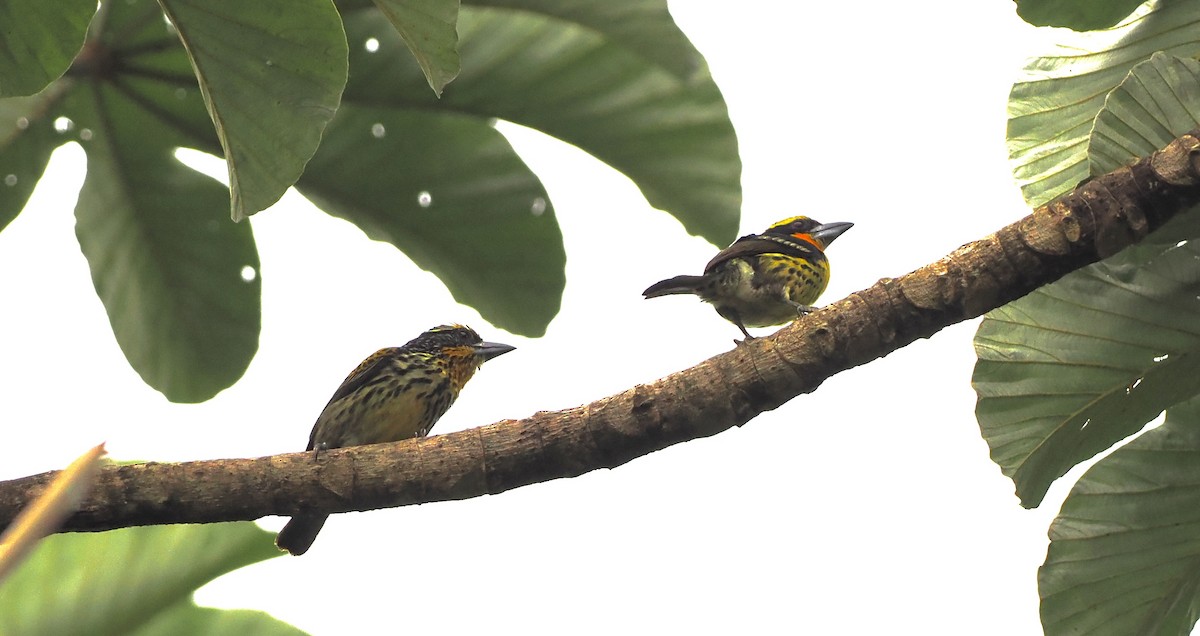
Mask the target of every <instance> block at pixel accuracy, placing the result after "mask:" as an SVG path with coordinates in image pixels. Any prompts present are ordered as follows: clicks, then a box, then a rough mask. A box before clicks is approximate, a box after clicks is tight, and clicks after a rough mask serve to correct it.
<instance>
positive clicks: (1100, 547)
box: [1038, 400, 1200, 635]
mask: <svg viewBox="0 0 1200 636" xmlns="http://www.w3.org/2000/svg"><path fill="white" fill-rule="evenodd" d="M1038 584H1039V587H1040V592H1041V597H1042V625H1043V627H1044V628H1045V630H1046V633H1047V634H1181V635H1182V634H1189V633H1191V629H1192V626H1194V625H1195V623H1196V618H1197V616H1198V615H1200V400H1191V401H1189V402H1186V403H1183V404H1179V405H1177V406H1174V407H1172V408H1171V409H1170V410H1168V411H1167V419H1166V423H1164V424H1163V425H1162V426H1161V427H1159V428H1157V429H1155V430H1153V431H1149V432H1147V433H1145V434H1143V435H1142V436H1140V437H1139V438H1138V439H1136V440H1133V441H1132V442H1130V443H1129V444H1127V445H1126V446H1124V447H1123V448H1119V449H1117V450H1116V451H1114V452H1113V453H1112V455H1109V456H1108V457H1106V458H1104V459H1103V460H1101V461H1099V462H1098V463H1097V464H1096V465H1095V466H1093V467H1092V468H1091V469H1090V470H1088V471H1087V473H1085V474H1084V476H1083V477H1082V478H1081V479H1080V480H1079V483H1078V484H1076V485H1075V487H1074V488H1073V489H1072V490H1071V494H1070V495H1068V496H1067V499H1066V501H1065V502H1064V503H1063V507H1062V511H1061V512H1060V513H1059V516H1058V518H1057V519H1055V521H1054V524H1053V525H1051V526H1050V550H1049V552H1048V554H1047V555H1046V563H1045V564H1044V565H1043V566H1042V568H1041V571H1040V572H1039V573H1038Z"/></svg>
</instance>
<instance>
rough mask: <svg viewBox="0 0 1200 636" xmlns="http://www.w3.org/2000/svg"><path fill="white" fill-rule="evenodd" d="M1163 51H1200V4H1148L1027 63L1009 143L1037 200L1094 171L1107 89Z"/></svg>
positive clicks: (1014, 98) (1014, 101)
mask: <svg viewBox="0 0 1200 636" xmlns="http://www.w3.org/2000/svg"><path fill="white" fill-rule="evenodd" d="M1155 51H1165V52H1167V53H1170V54H1173V55H1176V56H1179V57H1195V56H1197V54H1200V3H1195V2H1159V3H1152V4H1148V5H1143V6H1142V7H1141V8H1139V9H1138V10H1137V11H1136V12H1135V13H1134V14H1133V15H1132V16H1131V17H1130V18H1129V19H1127V20H1125V21H1124V22H1122V23H1121V24H1120V25H1119V26H1117V27H1115V28H1113V29H1111V30H1109V31H1104V32H1099V33H1089V34H1073V36H1070V37H1069V36H1064V39H1063V42H1062V45H1061V46H1060V48H1059V49H1058V50H1057V51H1056V52H1055V54H1053V55H1046V56H1043V57H1039V58H1035V59H1033V60H1031V61H1030V62H1029V63H1028V64H1027V65H1026V67H1025V70H1024V76H1023V78H1022V79H1021V80H1020V81H1018V82H1017V83H1016V84H1014V85H1013V88H1012V92H1011V93H1010V95H1009V103H1008V112H1009V122H1008V150H1009V157H1010V159H1011V160H1012V163H1013V173H1014V175H1015V176H1016V179H1017V182H1018V183H1019V184H1020V185H1021V190H1022V193H1023V194H1024V195H1025V200H1026V201H1027V202H1028V203H1029V204H1030V205H1031V206H1038V205H1041V204H1042V203H1045V202H1046V201H1049V200H1050V199H1052V198H1054V197H1055V196H1057V195H1059V194H1061V193H1062V192H1064V191H1066V190H1069V189H1071V188H1074V187H1075V186H1076V184H1078V183H1079V182H1080V181H1083V180H1084V179H1086V178H1087V177H1088V176H1089V173H1088V169H1089V164H1088V158H1087V144H1088V139H1089V136H1090V134H1091V131H1092V123H1093V121H1094V119H1095V117H1096V115H1097V113H1098V112H1099V111H1100V108H1101V107H1102V106H1103V104H1104V100H1105V97H1106V95H1107V94H1108V93H1109V91H1111V90H1112V89H1113V88H1114V87H1116V86H1117V84H1119V83H1120V82H1121V81H1122V80H1123V79H1124V78H1125V76H1126V74H1127V73H1128V72H1129V70H1130V69H1131V68H1132V67H1133V66H1134V65H1135V64H1137V63H1139V62H1142V61H1145V60H1148V59H1149V58H1150V56H1151V54H1153V53H1154V52H1155Z"/></svg>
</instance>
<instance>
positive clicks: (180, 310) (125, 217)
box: [68, 84, 261, 402]
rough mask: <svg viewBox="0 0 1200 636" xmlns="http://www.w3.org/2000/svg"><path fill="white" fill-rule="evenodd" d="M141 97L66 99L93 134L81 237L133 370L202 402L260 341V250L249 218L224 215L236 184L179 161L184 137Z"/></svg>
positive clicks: (101, 92) (166, 390)
mask: <svg viewBox="0 0 1200 636" xmlns="http://www.w3.org/2000/svg"><path fill="white" fill-rule="evenodd" d="M139 95H140V94H139V93H137V92H130V91H123V90H121V89H119V88H117V87H113V86H109V85H100V84H98V85H95V87H94V88H93V89H92V90H91V91H89V92H85V93H77V94H75V95H73V96H72V98H71V100H70V102H69V104H68V106H69V112H71V113H72V115H73V118H74V120H75V122H76V126H79V127H83V128H85V129H86V130H88V131H89V136H90V138H89V141H88V142H87V143H85V144H84V149H85V150H86V152H87V157H88V168H87V177H86V179H85V180H84V184H83V189H82V190H81V191H80V194H79V202H78V205H77V206H76V209H75V217H76V222H77V223H76V235H77V236H78V238H79V245H80V247H81V248H82V250H83V253H84V256H85V257H87V260H88V265H89V266H90V268H91V271H92V282H93V284H94V285H95V287H96V293H97V295H99V296H100V300H101V301H102V302H103V303H104V308H105V310H106V311H107V312H108V318H109V321H110V322H111V323H112V327H113V333H114V334H115V335H116V338H117V343H118V344H119V345H120V346H121V350H122V351H123V352H124V353H125V356H126V358H128V360H129V363H130V365H132V366H133V368H134V369H135V370H136V371H137V372H138V374H139V375H141V376H142V378H143V379H144V380H145V381H146V383H147V384H149V385H150V386H152V387H154V388H155V389H157V390H159V391H161V392H162V393H163V394H164V395H165V396H166V397H167V398H168V399H170V400H172V401H175V402H199V401H202V400H206V399H208V398H210V397H212V396H213V395H215V394H216V393H217V392H218V391H220V390H221V389H224V388H226V387H228V386H230V385H232V384H233V383H234V382H235V381H236V380H237V379H238V378H239V377H241V375H242V374H243V373H244V372H245V370H246V367H247V366H248V365H249V364H250V359H251V358H252V357H253V356H254V353H255V351H256V350H257V348H258V333H259V327H260V291H261V284H260V280H259V277H258V265H259V263H258V253H257V251H256V249H255V245H254V237H253V235H252V234H251V230H250V226H249V224H245V223H242V224H234V223H230V222H229V220H228V218H227V217H226V216H225V214H224V209H225V201H226V190H225V189H224V188H223V187H222V186H221V185H220V184H218V183H216V182H215V181H212V180H211V179H209V178H208V177H205V176H203V175H200V174H198V173H196V172H194V171H192V170H190V169H188V168H186V167H184V166H183V165H182V164H180V163H179V162H177V161H176V160H175V159H174V157H173V156H172V152H173V149H174V147H175V146H176V145H179V144H180V143H182V141H184V139H183V138H182V137H181V136H180V134H179V131H178V130H177V129H176V128H174V127H172V126H171V125H170V124H169V123H165V122H164V121H163V120H161V119H159V118H157V117H155V116H154V115H153V114H147V113H146V112H145V109H144V106H145V102H144V101H142V100H141V99H139Z"/></svg>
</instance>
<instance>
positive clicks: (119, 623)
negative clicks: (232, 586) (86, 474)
mask: <svg viewBox="0 0 1200 636" xmlns="http://www.w3.org/2000/svg"><path fill="white" fill-rule="evenodd" d="M271 539H272V534H271V533H269V532H265V531H263V530H261V529H259V528H258V527H256V526H255V525H254V524H252V523H220V524H205V525H176V526H146V527H141V528H124V529H121V530H113V531H110V532H103V533H95V534H60V535H55V536H52V537H49V538H47V539H46V540H44V541H43V542H42V543H41V545H40V546H39V547H38V548H37V550H36V552H35V553H34V554H33V556H32V557H31V558H30V559H29V560H28V561H26V562H25V564H23V565H22V566H21V568H20V569H18V570H17V571H16V572H15V573H14V574H13V576H12V577H10V578H9V579H8V580H7V581H5V582H4V584H3V586H2V587H0V633H3V634H61V635H70V634H87V635H89V636H92V635H101V636H102V635H109V634H111V635H114V636H115V635H117V634H122V635H124V634H130V635H138V636H141V635H145V636H149V635H151V634H214V635H215V634H251V633H253V634H286V635H288V636H292V635H296V634H302V633H303V632H301V631H300V630H297V629H296V628H294V627H292V626H290V625H287V624H286V623H282V622H280V621H278V620H276V619H274V618H271V617H270V616H268V615H266V614H264V613H262V612H251V611H245V610H242V611H234V612H222V611H218V610H213V609H204V608H199V607H197V606H196V605H195V604H194V603H193V602H192V593H193V592H194V591H195V590H196V589H197V588H199V587H200V586H201V585H203V584H204V583H207V582H208V581H211V580H212V579H214V578H216V577H218V576H220V575H222V574H224V573H226V572H229V571H231V570H234V569H236V568H239V567H242V566H245V565H249V564H251V563H256V562H258V561H263V560H266V559H269V558H272V557H275V556H278V555H279V554H280V552H279V550H277V549H276V548H275V546H274V545H273V544H272V542H271Z"/></svg>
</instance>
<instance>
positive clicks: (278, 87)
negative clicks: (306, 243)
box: [160, 0, 347, 221]
mask: <svg viewBox="0 0 1200 636" xmlns="http://www.w3.org/2000/svg"><path fill="white" fill-rule="evenodd" d="M160 4H161V5H162V7H163V10H164V11H165V12H166V14H167V17H168V18H170V20H171V23H172V24H173V25H174V26H175V29H176V30H177V31H178V34H179V39H180V40H181V41H182V42H183V43H184V47H185V48H186V50H187V53H188V56H189V57H190V58H191V61H192V66H193V67H194V68H195V72H196V77H197V78H198V80H199V86H200V90H201V92H202V93H203V94H204V102H205V104H206V105H207V106H208V111H209V114H210V115H211V117H212V122H213V124H214V126H215V128H216V131H217V136H218V137H219V138H220V140H221V147H222V148H223V149H224V151H225V161H226V163H227V165H228V167H229V193H230V205H231V209H232V215H233V219H234V220H235V221H239V220H241V219H243V218H245V217H246V216H249V215H251V214H254V213H255V212H258V211H259V210H262V209H264V208H266V207H267V206H269V205H271V204H272V203H275V202H276V201H278V200H279V197H281V196H283V193H284V191H286V190H287V189H288V188H289V187H290V186H291V185H292V184H293V183H295V182H296V179H298V178H299V177H300V173H302V172H303V171H304V166H305V164H306V163H308V160H309V158H311V157H312V154H313V152H315V151H316V148H317V144H319V143H320V141H321V131H322V130H324V129H325V125H326V124H327V123H329V120H330V119H331V118H332V117H333V114H334V112H335V111H336V110H337V106H338V100H339V99H340V98H341V92H342V88H343V87H344V86H345V84H346V72H347V70H346V39H345V34H344V33H343V32H342V29H341V28H340V22H339V19H338V13H337V10H336V9H334V7H333V3H332V2H331V1H330V0H291V1H288V2H279V1H276V2H242V1H241V0H160Z"/></svg>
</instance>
